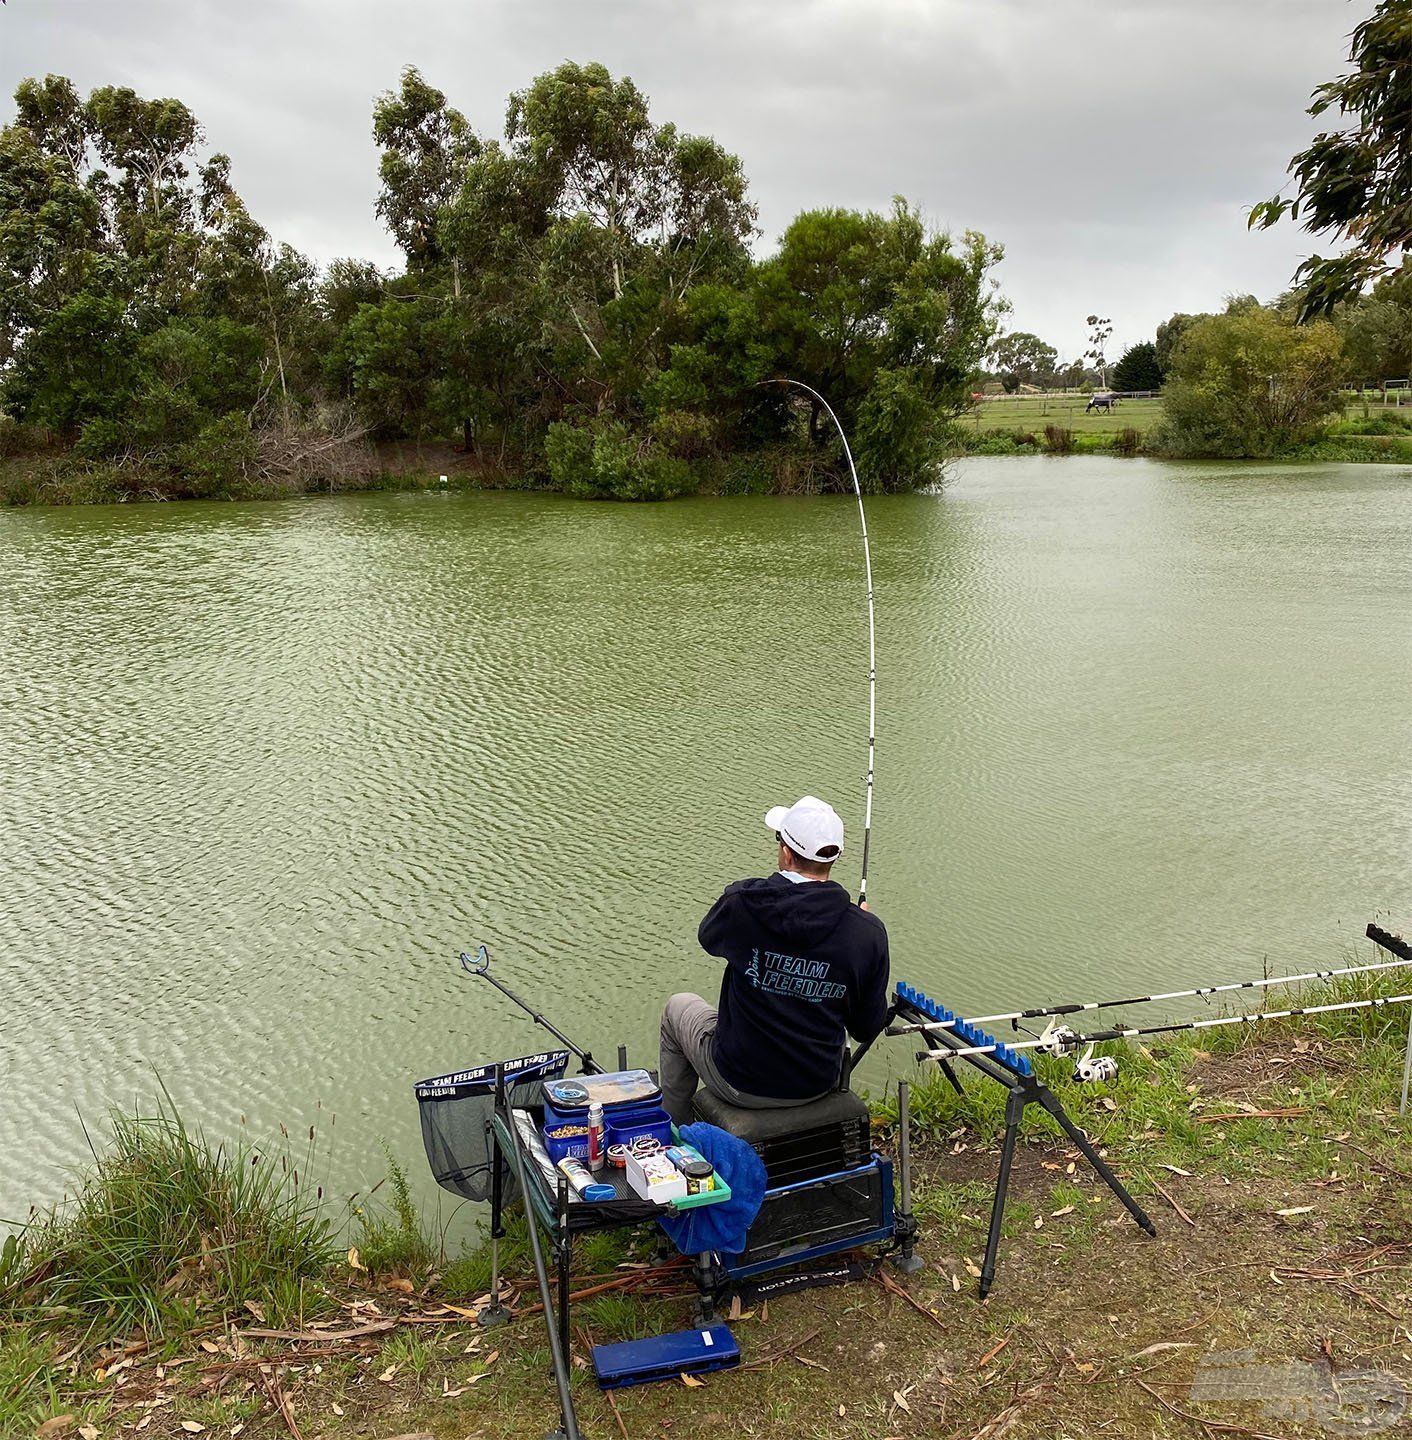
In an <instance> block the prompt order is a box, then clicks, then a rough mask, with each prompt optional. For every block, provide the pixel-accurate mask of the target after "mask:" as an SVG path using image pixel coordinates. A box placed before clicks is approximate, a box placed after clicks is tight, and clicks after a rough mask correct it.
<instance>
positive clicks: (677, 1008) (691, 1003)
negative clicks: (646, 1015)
mask: <svg viewBox="0 0 1412 1440" xmlns="http://www.w3.org/2000/svg"><path fill="white" fill-rule="evenodd" d="M715 1035H716V1007H715V1006H714V1005H708V1004H707V1003H706V1002H705V1001H704V1000H703V999H702V998H701V997H700V996H699V995H691V994H682V995H673V996H672V998H671V999H670V1000H668V1001H667V1004H666V1007H665V1008H664V1009H663V1011H662V1053H661V1068H660V1070H659V1073H658V1077H657V1079H658V1083H659V1084H660V1085H661V1087H662V1108H663V1109H664V1110H665V1111H666V1112H667V1114H668V1115H670V1116H671V1117H672V1119H673V1121H674V1122H675V1123H676V1124H678V1125H685V1124H687V1123H688V1122H689V1121H690V1120H691V1118H692V1117H691V1097H692V1096H693V1095H695V1094H696V1087H697V1084H698V1082H699V1083H700V1084H703V1085H705V1087H706V1088H707V1089H708V1090H710V1091H711V1092H712V1094H715V1095H719V1096H720V1097H721V1099H722V1100H724V1101H725V1102H726V1103H727V1104H729V1105H738V1106H740V1108H741V1109H742V1110H787V1109H790V1108H791V1107H793V1106H795V1105H807V1104H808V1103H809V1101H808V1100H767V1099H765V1098H764V1097H763V1096H761V1095H747V1094H745V1092H744V1091H742V1090H737V1089H736V1088H735V1086H734V1085H732V1084H731V1083H730V1081H728V1080H723V1079H722V1078H721V1072H720V1071H719V1070H717V1069H716V1062H715V1059H714V1058H713V1057H712V1054H711V1042H712V1040H713V1039H714V1038H715ZM811 1098H814V1099H817V1098H818V1097H817V1096H814V1097H811Z"/></svg>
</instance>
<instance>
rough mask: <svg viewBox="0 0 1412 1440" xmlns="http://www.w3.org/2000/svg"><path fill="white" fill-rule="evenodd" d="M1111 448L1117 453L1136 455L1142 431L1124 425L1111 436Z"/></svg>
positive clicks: (1140, 446)
mask: <svg viewBox="0 0 1412 1440" xmlns="http://www.w3.org/2000/svg"><path fill="white" fill-rule="evenodd" d="M1113 449H1114V450H1115V451H1116V452H1117V453H1118V454H1119V455H1136V454H1137V453H1138V451H1139V450H1141V449H1142V431H1140V430H1135V429H1133V427H1132V426H1131V425H1124V426H1123V428H1122V429H1121V430H1119V431H1118V433H1117V434H1116V435H1115V436H1114V437H1113Z"/></svg>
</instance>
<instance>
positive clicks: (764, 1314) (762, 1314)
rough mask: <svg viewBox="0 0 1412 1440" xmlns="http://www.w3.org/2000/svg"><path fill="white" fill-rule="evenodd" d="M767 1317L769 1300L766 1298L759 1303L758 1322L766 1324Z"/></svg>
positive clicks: (767, 1321) (768, 1317) (768, 1316)
mask: <svg viewBox="0 0 1412 1440" xmlns="http://www.w3.org/2000/svg"><path fill="white" fill-rule="evenodd" d="M769 1319H770V1302H769V1301H768V1300H764V1301H762V1302H761V1304H760V1323H761V1324H762V1325H765V1324H768V1323H769Z"/></svg>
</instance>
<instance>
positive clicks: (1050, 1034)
mask: <svg viewBox="0 0 1412 1440" xmlns="http://www.w3.org/2000/svg"><path fill="white" fill-rule="evenodd" d="M1409 1002H1412V995H1381V996H1376V997H1374V998H1373V999H1370V1000H1340V1001H1338V1002H1336V1003H1334V1004H1331V1005H1302V1006H1300V1007H1299V1008H1298V1009H1296V1010H1255V1011H1248V1012H1243V1013H1242V1014H1239V1015H1216V1016H1213V1017H1212V1018H1211V1019H1209V1020H1177V1021H1173V1022H1172V1023H1171V1024H1169V1025H1141V1026H1130V1025H1124V1026H1114V1027H1113V1028H1112V1029H1111V1030H1090V1031H1088V1032H1087V1033H1084V1034H1079V1033H1077V1032H1075V1031H1073V1030H1071V1029H1069V1027H1068V1026H1067V1025H1060V1024H1059V1023H1058V1022H1057V1021H1053V1022H1051V1023H1050V1025H1049V1026H1048V1028H1047V1029H1046V1030H1045V1032H1044V1034H1043V1035H1040V1036H1038V1037H1037V1038H1036V1039H1034V1040H1014V1041H1011V1042H1010V1043H1009V1044H1008V1045H1003V1044H1002V1043H1001V1042H1000V1041H998V1040H997V1041H996V1042H995V1043H994V1044H991V1045H969V1046H966V1047H965V1048H963V1049H959V1050H918V1051H917V1059H918V1060H936V1061H950V1060H966V1059H969V1058H970V1057H971V1056H973V1055H994V1054H995V1053H996V1051H998V1050H1001V1049H1005V1050H1012V1051H1013V1050H1039V1051H1041V1052H1043V1053H1044V1054H1046V1055H1065V1054H1068V1053H1069V1052H1071V1051H1074V1050H1078V1049H1079V1048H1081V1047H1082V1046H1085V1045H1098V1044H1101V1043H1102V1042H1103V1041H1105V1040H1136V1039H1139V1038H1141V1037H1143V1036H1146V1035H1171V1034H1173V1033H1175V1032H1176V1031H1178V1030H1210V1029H1214V1028H1215V1027H1216V1026H1218V1025H1253V1024H1255V1023H1256V1021H1259V1020H1290V1019H1293V1018H1294V1017H1295V1016H1298V1015H1332V1014H1333V1013H1335V1012H1336V1011H1340V1010H1369V1009H1373V1010H1376V1009H1381V1008H1383V1007H1384V1006H1387V1005H1406V1004H1408V1003H1409Z"/></svg>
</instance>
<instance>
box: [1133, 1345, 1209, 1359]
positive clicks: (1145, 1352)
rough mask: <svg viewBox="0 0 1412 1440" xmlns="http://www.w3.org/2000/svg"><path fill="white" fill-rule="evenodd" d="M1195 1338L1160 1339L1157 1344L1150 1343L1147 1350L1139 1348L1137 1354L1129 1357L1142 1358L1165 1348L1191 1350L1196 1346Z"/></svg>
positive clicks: (1158, 1352)
mask: <svg viewBox="0 0 1412 1440" xmlns="http://www.w3.org/2000/svg"><path fill="white" fill-rule="evenodd" d="M1195 1345H1196V1341H1194V1340H1159V1341H1158V1342H1157V1343H1156V1344H1155V1345H1149V1346H1148V1347H1147V1349H1146V1350H1139V1351H1138V1352H1137V1354H1136V1355H1132V1356H1130V1357H1129V1358H1130V1359H1132V1360H1141V1359H1142V1357H1143V1356H1144V1355H1157V1354H1160V1353H1161V1352H1162V1351H1163V1350H1191V1349H1193V1348H1195Z"/></svg>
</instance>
